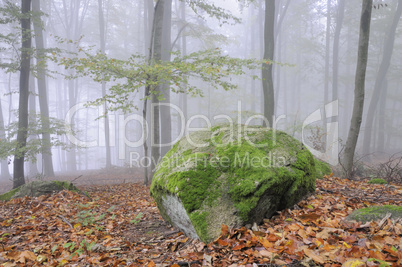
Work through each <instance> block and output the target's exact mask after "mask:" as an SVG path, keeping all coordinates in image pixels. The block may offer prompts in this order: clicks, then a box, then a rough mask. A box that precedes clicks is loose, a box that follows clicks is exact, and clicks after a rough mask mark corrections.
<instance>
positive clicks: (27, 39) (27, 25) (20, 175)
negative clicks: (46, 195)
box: [13, 0, 31, 188]
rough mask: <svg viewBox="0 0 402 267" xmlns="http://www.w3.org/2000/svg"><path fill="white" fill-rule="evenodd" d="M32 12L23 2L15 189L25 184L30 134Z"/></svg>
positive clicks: (26, 1) (27, 4) (28, 1)
mask: <svg viewBox="0 0 402 267" xmlns="http://www.w3.org/2000/svg"><path fill="white" fill-rule="evenodd" d="M30 11H31V0H21V12H22V14H23V18H22V19H21V33H22V35H21V44H22V46H21V66H20V81H19V83H20V84H19V87H20V90H19V91H20V96H19V106H18V132H17V149H18V150H22V151H21V153H18V152H17V153H16V155H15V157H14V174H13V175H14V177H13V188H17V187H19V186H21V185H23V184H25V177H24V175H25V174H24V160H25V152H24V150H25V147H26V144H27V133H28V98H29V72H30V69H31V56H30V49H31V32H30V31H31V19H30V17H29V16H28V14H29V12H30Z"/></svg>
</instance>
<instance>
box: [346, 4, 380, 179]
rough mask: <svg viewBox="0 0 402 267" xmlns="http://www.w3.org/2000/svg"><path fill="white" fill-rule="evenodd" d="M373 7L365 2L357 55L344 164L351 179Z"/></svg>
mask: <svg viewBox="0 0 402 267" xmlns="http://www.w3.org/2000/svg"><path fill="white" fill-rule="evenodd" d="M372 6H373V0H363V4H362V13H361V18H360V33H359V47H358V55H357V66H356V77H355V96H354V103H353V112H352V119H351V122H350V128H349V134H348V139H347V141H346V147H345V155H344V157H343V164H342V165H343V168H344V171H345V174H346V177H350V176H352V175H353V172H352V170H353V159H354V154H355V150H356V144H357V139H358V137H359V131H360V125H361V122H362V116H363V106H364V86H365V78H366V68H367V58H368V45H369V38H370V22H371V10H372Z"/></svg>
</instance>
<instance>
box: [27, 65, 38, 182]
mask: <svg viewBox="0 0 402 267" xmlns="http://www.w3.org/2000/svg"><path fill="white" fill-rule="evenodd" d="M31 64H32V62H31ZM35 94H36V90H35V77H34V76H33V75H30V76H29V98H28V125H35V124H36V99H35V98H36V97H35ZM36 139H38V137H37V136H36V135H35V134H31V135H29V136H28V140H36ZM27 166H28V174H27V176H28V177H30V178H33V177H36V176H38V174H39V171H38V166H37V162H32V161H31V160H30V161H29V162H28V164H27Z"/></svg>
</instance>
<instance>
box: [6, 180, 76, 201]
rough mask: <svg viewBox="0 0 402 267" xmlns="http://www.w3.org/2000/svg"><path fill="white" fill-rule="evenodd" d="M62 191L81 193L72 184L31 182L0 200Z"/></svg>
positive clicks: (65, 182) (66, 182) (64, 182)
mask: <svg viewBox="0 0 402 267" xmlns="http://www.w3.org/2000/svg"><path fill="white" fill-rule="evenodd" d="M62 190H70V191H75V192H81V191H80V190H79V189H78V188H77V187H75V186H74V184H73V183H71V182H68V181H33V182H30V183H28V184H24V185H22V186H20V187H17V188H15V189H13V190H11V191H8V192H7V193H4V194H2V195H0V200H5V201H8V200H10V199H14V198H20V197H24V196H29V197H38V196H41V195H45V194H52V193H55V192H59V191H62Z"/></svg>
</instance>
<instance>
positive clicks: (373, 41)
mask: <svg viewBox="0 0 402 267" xmlns="http://www.w3.org/2000/svg"><path fill="white" fill-rule="evenodd" d="M35 1H36V0H34V1H33V2H35ZM9 2H11V3H14V2H15V1H9ZM38 2H39V1H38ZM155 2H156V1H153V0H141V1H140V0H138V1H121V0H120V1H119V0H99V1H96V0H70V1H61V0H50V1H49V0H44V1H40V5H41V6H40V8H41V10H42V12H43V14H42V16H39V13H36V15H35V14H34V18H33V19H32V20H31V29H32V30H33V22H34V21H35V20H36V22H38V21H39V19H41V20H42V22H41V23H39V24H40V25H41V26H42V33H41V34H42V35H43V40H44V48H46V49H49V50H46V51H45V54H46V55H47V57H46V58H45V57H43V58H41V57H38V56H37V55H38V53H37V51H38V50H35V51H36V52H32V54H33V55H34V56H33V57H32V59H31V66H30V68H31V75H30V78H29V79H30V80H29V92H30V95H29V114H30V124H31V123H34V121H35V116H34V114H37V115H38V116H37V117H36V118H37V119H38V118H39V117H40V115H41V114H42V115H43V107H42V108H41V103H40V98H41V97H42V98H43V97H45V98H46V99H47V106H48V109H49V110H48V111H49V117H51V118H56V119H58V121H57V124H52V127H55V128H57V127H59V128H60V129H59V130H63V131H64V132H63V133H60V135H58V134H57V133H56V130H57V129H56V130H54V131H52V132H51V133H50V137H51V141H52V142H53V143H54V146H52V148H51V160H52V163H53V169H54V172H55V175H57V176H62V175H63V173H66V172H73V173H74V175H76V176H78V175H80V174H81V173H85V171H87V170H99V169H104V168H106V167H107V168H112V167H114V168H116V167H130V168H134V169H135V170H136V172H133V175H138V176H141V175H142V172H143V170H144V165H149V168H148V169H150V168H151V167H152V166H151V165H152V164H150V161H147V160H144V156H145V155H144V147H143V138H144V132H143V117H142V116H143V105H144V93H145V92H146V91H145V86H143V87H138V90H136V91H133V92H130V93H129V99H127V103H130V107H131V110H122V109H118V110H113V108H112V106H113V104H111V103H112V102H108V103H107V104H106V110H108V114H107V115H106V117H107V120H105V117H104V116H103V115H104V112H105V105H103V104H104V103H103V102H99V104H101V105H99V106H95V105H89V106H88V101H95V100H96V99H99V98H101V97H102V96H104V95H105V94H108V93H110V92H113V91H111V88H112V87H113V86H116V85H117V87H119V86H120V88H122V90H124V89H125V88H126V87H124V86H123V84H124V83H126V81H127V80H126V79H122V78H117V79H110V80H106V81H104V82H102V81H99V80H98V81H94V79H93V76H91V75H90V73H86V74H87V75H83V74H82V73H80V72H79V70H78V69H74V68H67V67H66V66H65V65H63V64H61V62H62V60H63V58H64V59H66V58H67V59H70V58H74V57H76V58H84V57H85V56H86V55H85V53H84V52H86V51H87V52H88V53H89V54H91V55H95V54H96V52H97V51H98V50H99V51H101V52H103V51H102V40H103V41H104V54H105V55H106V56H107V57H108V59H111V58H114V59H116V60H122V61H127V60H129V59H130V57H131V56H132V55H142V56H144V57H145V59H144V60H145V61H146V60H147V58H148V57H149V55H150V53H151V52H152V49H151V41H150V40H151V38H152V32H153V33H155V32H157V31H155V28H154V27H153V22H154V20H153V19H152V18H153V13H154V6H155ZM164 2H165V3H164V4H165V9H164V16H163V25H162V38H161V39H164V40H165V43H166V42H168V43H169V44H170V49H171V51H172V52H177V54H172V55H168V54H169V53H167V54H166V53H163V54H164V55H162V60H164V61H169V60H171V61H172V62H173V61H174V59H175V58H178V57H180V56H186V55H190V54H191V53H195V52H199V51H205V50H207V49H212V50H217V49H220V50H219V51H222V55H224V56H230V57H233V58H239V59H256V60H262V59H263V57H264V47H265V43H264V22H265V2H270V1H263V0H255V1H253V2H252V3H248V1H247V3H245V2H244V1H235V0H230V1H229V0H226V1H186V2H180V1H178V0H173V1H172V0H171V1H168V0H165V1H164ZM170 2H171V12H169V9H168V8H167V7H166V6H167V5H169V4H170ZM203 2H205V3H209V4H212V3H214V4H216V7H220V8H221V9H213V11H216V12H225V13H224V14H225V15H224V16H221V18H216V17H214V14H208V12H207V11H208V9H207V10H203V9H202V8H200V7H199V6H197V5H194V4H196V3H198V4H199V3H203ZM341 2H342V1H341V0H338V1H335V0H328V2H327V1H311V0H305V1H300V0H294V1H288V0H276V1H275V3H276V5H275V18H274V19H275V26H274V36H275V39H274V44H275V48H274V57H273V59H272V60H273V61H274V63H273V65H272V66H273V73H272V80H273V88H274V99H273V101H274V103H275V105H274V118H273V121H274V122H275V123H274V125H271V127H275V128H276V129H278V130H282V131H285V132H287V133H289V134H290V135H292V136H294V137H296V138H297V139H299V140H300V141H302V142H303V143H304V144H305V145H306V146H308V148H309V149H310V150H314V153H315V155H316V156H318V157H322V159H323V160H326V161H328V162H330V163H331V164H334V165H336V164H337V162H338V156H339V157H342V153H343V151H344V146H345V144H346V140H347V138H348V133H349V129H350V122H351V118H352V111H353V103H354V90H355V76H356V68H357V62H358V58H357V57H358V48H359V46H358V43H359V29H360V26H359V25H360V14H361V10H362V3H361V1H344V7H343V12H341V11H342V10H341V9H342V8H341V6H340V3H341ZM191 3H192V4H191ZM99 4H102V6H101V8H99ZM0 5H1V7H2V8H4V10H3V11H2V17H3V18H7V16H6V15H5V14H7V13H6V12H8V11H7V8H9V5H8V4H7V1H4V0H2V1H0ZM399 5H401V4H399ZM16 6H17V7H19V8H20V3H17V4H16ZM328 7H329V10H328ZM397 8H398V0H384V1H374V6H373V9H372V15H371V16H372V17H371V28H370V40H369V48H368V63H367V70H366V78H365V96H364V100H365V102H364V111H363V115H362V118H363V119H362V125H361V127H360V133H359V138H358V143H357V146H356V152H355V159H362V160H364V161H366V162H381V161H383V160H387V159H388V158H389V157H390V156H391V155H393V154H395V153H400V152H402V135H401V131H400V129H401V128H402V119H401V118H402V87H401V86H402V35H401V32H402V23H400V22H399V23H397V24H396V29H395V31H393V30H392V25H393V21H395V20H396V19H395V14H397ZM209 10H211V9H209ZM195 11H197V13H196V12H195ZM168 13H170V14H168ZM341 13H343V16H341V15H340V14H341ZM100 14H101V16H102V17H103V19H101V17H100ZM215 15H216V14H215ZM221 15H222V14H221ZM230 16H234V17H238V19H239V20H238V21H237V20H236V19H233V17H230ZM39 17H40V18H39ZM399 17H400V13H399ZM399 17H398V18H397V20H396V21H399ZM167 20H169V21H167ZM102 21H103V22H102ZM166 25H170V27H169V28H168V29H167V28H166V27H167V26H166ZM0 27H1V33H2V34H3V36H2V37H1V38H0V41H1V44H0V47H1V48H0V63H1V67H2V68H1V69H0V77H1V80H0V81H1V86H0V95H1V107H0V111H1V113H0V121H1V122H2V123H1V124H0V127H1V128H2V130H1V132H0V137H1V139H2V140H3V141H4V142H3V143H1V145H2V147H1V150H2V153H1V155H3V159H2V165H1V179H2V180H3V181H10V179H12V178H11V177H12V175H13V170H14V166H13V164H14V156H13V155H9V154H10V151H13V150H12V149H14V148H13V147H12V146H10V145H7V144H8V143H10V144H11V143H12V142H13V141H14V140H16V138H17V135H16V131H17V130H16V126H15V124H16V123H18V112H19V108H20V106H19V105H20V94H19V92H20V74H21V73H20V71H19V68H18V66H19V64H20V59H21V40H20V38H21V36H20V35H21V34H20V31H21V26H20V23H19V22H18V20H14V21H2V23H1V24H0ZM338 27H339V28H338ZM101 28H103V29H104V33H102V31H101V30H100V29H101ZM153 28H154V31H153ZM8 34H9V35H8ZM37 34H38V33H37V32H35V36H32V46H33V47H35V46H36V45H38V43H37V42H36V41H35V38H37ZM390 34H391V35H390ZM169 35H170V36H169ZM166 39H168V40H167V41H166ZM62 40H64V41H62ZM337 40H338V41H337ZM154 42H155V41H154ZM162 42H163V40H162ZM55 48H57V49H55ZM81 49H82V50H81ZM69 52H74V53H76V54H71V53H69ZM35 55H36V58H35ZM164 57H165V58H164ZM387 58H390V60H389V63H387ZM45 62H46V63H45ZM97 62H98V63H99V62H101V59H100V58H98V59H97ZM105 62H106V61H105ZM75 64H76V66H79V64H80V63H79V62H76V63H75ZM108 64H109V63H105V64H104V67H105V69H107V68H111V67H110V65H108ZM258 64H260V63H258ZM388 64H389V65H388ZM41 66H42V67H43V66H44V68H45V70H46V77H45V78H41V77H40V71H38V70H40V68H41ZM99 66H102V64H100V65H99ZM76 68H78V67H76ZM95 71H97V70H96V69H95V70H94V72H95ZM244 71H245V75H234V74H230V75H229V76H228V75H226V74H224V75H223V77H220V78H219V79H221V80H224V81H227V82H230V83H233V84H235V85H237V88H236V89H230V90H224V89H223V88H215V87H214V86H212V85H211V83H208V82H207V81H205V80H204V81H202V80H201V79H200V78H196V77H193V78H189V84H190V85H191V86H193V87H195V88H197V89H198V90H199V91H198V92H199V93H198V94H195V95H193V94H192V93H191V92H174V85H173V86H172V87H171V88H170V89H169V87H167V86H164V87H163V88H164V89H163V90H162V94H163V95H164V97H162V98H160V99H159V101H157V102H160V103H164V104H166V105H164V106H162V107H160V120H161V122H160V127H161V130H160V134H161V142H162V143H163V144H165V146H163V147H162V148H161V154H162V155H163V154H165V153H166V151H168V149H169V148H170V147H171V144H174V143H175V142H176V141H177V140H178V139H179V138H181V137H183V136H184V135H185V134H187V133H189V132H191V131H194V130H196V129H198V128H202V127H211V126H213V125H216V124H219V123H224V122H228V121H230V120H232V121H233V122H235V123H241V124H257V125H262V123H263V121H262V119H261V117H262V116H263V115H264V114H266V113H264V94H263V87H262V79H261V73H262V70H261V69H260V68H256V69H247V68H246V66H245V68H244ZM88 72H90V71H88ZM336 72H337V73H336ZM72 74H77V76H78V77H71V75H72ZM78 74H79V75H78ZM67 76H69V77H67ZM253 76H256V77H253ZM257 77H258V78H257ZM38 79H42V81H44V82H45V85H46V89H45V90H46V92H47V96H46V94H45V95H43V93H41V92H43V90H42V91H41V92H40V91H39V90H38V84H39V83H38ZM39 86H40V84H39ZM102 86H104V88H103V92H102ZM169 90H170V91H171V92H170V94H166V91H169ZM163 98H165V99H163ZM109 100H110V99H109ZM130 101H131V102H130ZM42 105H43V103H42ZM120 105H123V104H121V103H120ZM152 108H154V106H152V103H151V101H148V107H147V110H148V117H147V121H148V124H147V125H146V128H147V131H146V132H147V133H146V135H145V136H146V137H147V141H148V145H149V147H148V148H149V151H150V150H151V149H150V147H151V146H152V144H151V138H150V136H151V134H152V133H153V130H152V129H151V128H152V127H151V126H152V121H151V118H150V116H151V117H152V116H153V115H154V114H153V113H152V112H154V111H155V109H154V111H152ZM167 110H169V112H168V111H167ZM256 115H257V116H256ZM253 116H254V119H253ZM166 117H168V119H166ZM38 120H39V119H38ZM105 121H106V123H107V124H108V127H105ZM13 125H14V126H13ZM32 127H33V126H32ZM64 127H66V128H64ZM169 128H170V129H169ZM42 129H43V128H42ZM70 130H71V131H70ZM29 132H30V135H29V136H28V144H32V147H34V144H38V142H36V143H35V142H32V140H42V139H43V132H41V131H40V129H36V130H32V131H29ZM105 132H107V133H108V135H105ZM166 133H168V134H166ZM165 137H166V138H165ZM30 141H31V143H30ZM108 143H109V144H108ZM169 143H171V144H169ZM39 144H40V145H37V147H36V148H32V147H31V148H32V157H28V156H26V157H25V160H26V162H25V177H27V178H28V179H31V180H32V179H37V178H38V177H44V176H47V177H49V176H50V177H51V176H52V174H50V175H49V173H46V171H45V167H44V166H43V165H44V164H43V162H44V161H45V156H43V155H42V154H44V153H45V152H44V150H45V149H44V148H43V147H42V148H41V146H43V144H44V143H43V142H42V143H40V142H39ZM166 144H167V145H166ZM108 147H110V152H109V151H108ZM29 153H31V152H27V154H29ZM11 154H12V153H11ZM108 154H109V155H110V158H108V157H107V155H108ZM4 155H5V156H4ZM29 155H30V154H29ZM147 155H148V156H149V155H150V152H149V153H148V154H147ZM400 156H401V155H400ZM331 157H332V158H331ZM30 159H34V162H31V161H30ZM141 177H142V176H141Z"/></svg>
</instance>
